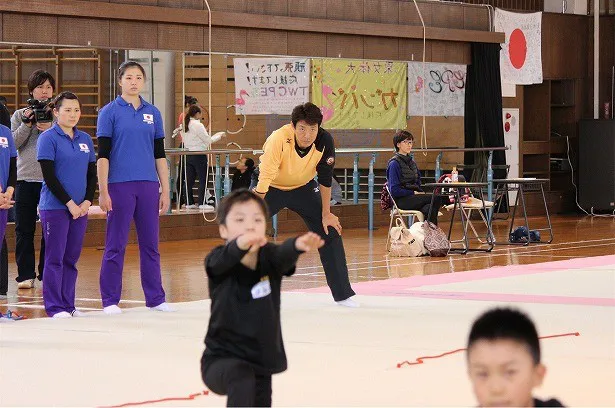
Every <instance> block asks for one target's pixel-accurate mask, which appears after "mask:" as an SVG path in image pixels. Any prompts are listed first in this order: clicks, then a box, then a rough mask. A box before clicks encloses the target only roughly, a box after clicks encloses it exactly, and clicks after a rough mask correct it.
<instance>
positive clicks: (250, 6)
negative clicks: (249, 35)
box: [246, 0, 288, 16]
mask: <svg viewBox="0 0 615 408" xmlns="http://www.w3.org/2000/svg"><path fill="white" fill-rule="evenodd" d="M246 12H248V13H255V14H271V15H274V16H287V15H288V0H250V1H248V2H247V3H246Z"/></svg>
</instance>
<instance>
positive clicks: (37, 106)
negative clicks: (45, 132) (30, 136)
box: [21, 98, 53, 123]
mask: <svg viewBox="0 0 615 408" xmlns="http://www.w3.org/2000/svg"><path fill="white" fill-rule="evenodd" d="M26 102H27V103H28V107H27V108H26V109H30V110H31V111H32V113H31V114H30V115H28V116H25V115H24V116H23V117H22V118H21V120H22V122H24V123H45V122H52V121H53V113H52V112H51V109H48V108H47V105H49V103H50V102H51V99H47V100H44V101H39V100H38V99H34V98H31V99H28V100H27V101H26Z"/></svg>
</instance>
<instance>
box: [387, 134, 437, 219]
mask: <svg viewBox="0 0 615 408" xmlns="http://www.w3.org/2000/svg"><path fill="white" fill-rule="evenodd" d="M413 144H414V136H412V133H410V132H408V131H406V130H399V131H397V133H395V135H393V147H395V151H396V153H395V156H393V157H392V158H391V160H389V164H388V165H387V183H388V186H389V191H390V192H391V196H392V197H393V200H395V203H396V204H397V206H398V207H399V208H400V209H401V210H415V211H420V212H422V213H423V215H424V217H425V219H426V220H427V218H428V217H429V213H430V211H429V209H430V206H431V199H432V195H431V194H425V192H424V191H423V190H422V189H421V172H420V171H419V168H418V166H417V165H416V162H415V161H414V160H412V157H411V156H410V152H411V151H412V146H413ZM433 204H434V208H433V209H432V211H431V217H429V221H431V222H433V223H434V224H438V210H439V209H440V207H441V206H442V200H441V197H439V196H436V197H434V201H433Z"/></svg>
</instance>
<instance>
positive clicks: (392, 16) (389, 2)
mask: <svg viewBox="0 0 615 408" xmlns="http://www.w3.org/2000/svg"><path fill="white" fill-rule="evenodd" d="M398 4H399V2H398V1H395V0H364V1H363V16H364V17H363V21H370V22H372V23H385V24H398V23H399V6H398Z"/></svg>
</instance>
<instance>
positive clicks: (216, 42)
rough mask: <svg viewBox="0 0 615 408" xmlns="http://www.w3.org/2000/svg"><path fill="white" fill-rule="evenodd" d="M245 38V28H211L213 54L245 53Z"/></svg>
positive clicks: (246, 32) (246, 31)
mask: <svg viewBox="0 0 615 408" xmlns="http://www.w3.org/2000/svg"><path fill="white" fill-rule="evenodd" d="M247 38H248V30H247V29H245V28H233V27H213V28H212V34H211V48H212V50H213V51H215V52H236V53H243V52H247ZM204 47H207V44H205V45H204Z"/></svg>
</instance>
